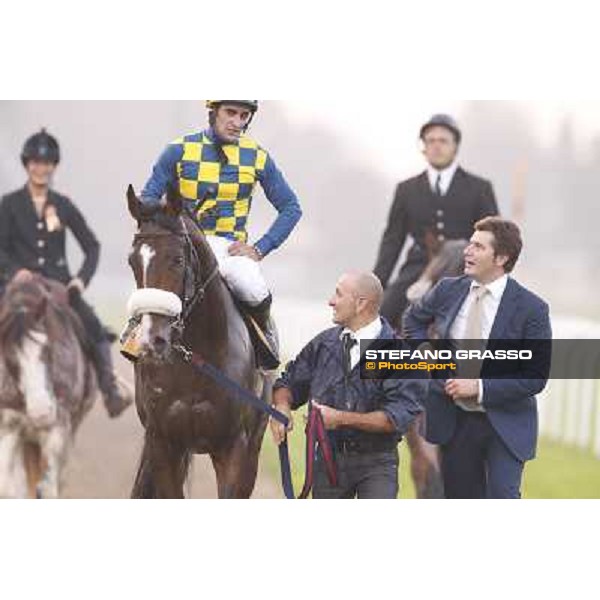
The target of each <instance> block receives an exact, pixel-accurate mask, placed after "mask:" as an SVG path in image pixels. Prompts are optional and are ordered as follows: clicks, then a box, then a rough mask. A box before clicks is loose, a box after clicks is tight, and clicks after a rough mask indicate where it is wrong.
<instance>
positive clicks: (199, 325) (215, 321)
mask: <svg viewBox="0 0 600 600" xmlns="http://www.w3.org/2000/svg"><path fill="white" fill-rule="evenodd" d="M193 241H194V242H195V246H196V252H197V253H198V258H199V261H200V264H202V265H207V266H206V267H205V268H203V269H202V275H201V279H200V280H199V281H198V284H197V285H199V286H205V290H204V296H203V297H202V298H201V299H199V301H198V302H197V303H196V306H195V307H194V308H193V310H192V312H191V314H190V319H189V324H188V328H187V330H186V332H187V335H188V336H189V339H190V342H191V343H192V345H193V346H194V349H196V350H200V351H201V352H202V353H203V354H205V355H207V356H209V355H212V356H215V357H216V358H218V357H219V356H224V355H225V354H226V351H227V345H228V339H229V311H228V310H227V308H228V305H229V304H230V303H232V300H231V297H230V292H229V289H228V288H227V286H226V285H225V283H224V281H223V279H222V278H221V276H220V274H219V273H217V275H216V276H215V277H212V276H213V273H214V270H215V269H218V265H217V260H216V258H215V256H214V254H213V253H212V251H211V249H210V247H209V246H208V244H207V242H206V240H204V239H201V240H198V238H196V239H195V240H194V239H193ZM211 277H212V279H210V278H211ZM209 279H210V281H209Z"/></svg>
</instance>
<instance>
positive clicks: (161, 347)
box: [152, 335, 168, 354]
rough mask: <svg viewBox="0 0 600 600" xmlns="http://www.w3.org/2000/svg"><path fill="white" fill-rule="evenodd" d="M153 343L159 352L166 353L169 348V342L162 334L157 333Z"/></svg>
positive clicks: (155, 349)
mask: <svg viewBox="0 0 600 600" xmlns="http://www.w3.org/2000/svg"><path fill="white" fill-rule="evenodd" d="M152 345H153V346H154V351H155V352H156V353H157V354H164V353H165V351H166V350H167V345H168V342H167V340H166V339H165V338H164V337H163V336H162V335H156V336H154V340H153V343H152Z"/></svg>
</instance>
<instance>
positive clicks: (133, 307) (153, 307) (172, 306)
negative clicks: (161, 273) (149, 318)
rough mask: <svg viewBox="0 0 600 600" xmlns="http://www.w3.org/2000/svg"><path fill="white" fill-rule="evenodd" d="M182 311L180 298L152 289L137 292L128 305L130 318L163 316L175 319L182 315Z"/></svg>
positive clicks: (170, 293)
mask: <svg viewBox="0 0 600 600" xmlns="http://www.w3.org/2000/svg"><path fill="white" fill-rule="evenodd" d="M182 310H183V307H182V305H181V299H180V298H179V296H177V295H176V294H173V293H172V292H167V291H165V290H157V289H152V288H146V289H143V290H136V291H135V292H133V294H132V295H131V297H130V298H129V302H128V303H127V313H128V314H129V317H139V316H142V315H163V316H165V317H173V318H175V317H178V316H179V315H180V314H181V311H182Z"/></svg>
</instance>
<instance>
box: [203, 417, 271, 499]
mask: <svg viewBox="0 0 600 600" xmlns="http://www.w3.org/2000/svg"><path fill="white" fill-rule="evenodd" d="M265 428H266V419H261V421H260V423H258V424H257V428H256V429H255V431H254V432H252V435H251V436H250V437H248V436H247V435H242V436H240V437H239V438H238V439H237V440H236V442H235V443H234V444H233V446H232V447H231V448H229V449H228V450H226V451H224V452H221V453H218V454H214V455H211V459H212V462H213V465H214V468H215V472H216V474H217V487H218V494H219V498H220V499H222V500H223V499H235V500H246V499H248V498H250V497H251V496H252V492H253V491H254V486H255V485H256V476H257V474H258V459H259V456H260V449H261V446H262V439H263V436H264V432H265Z"/></svg>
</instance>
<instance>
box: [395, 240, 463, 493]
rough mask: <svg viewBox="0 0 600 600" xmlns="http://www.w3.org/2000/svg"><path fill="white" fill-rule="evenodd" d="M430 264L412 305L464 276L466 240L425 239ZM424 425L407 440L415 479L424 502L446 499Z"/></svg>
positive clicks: (415, 426)
mask: <svg viewBox="0 0 600 600" xmlns="http://www.w3.org/2000/svg"><path fill="white" fill-rule="evenodd" d="M425 245H426V249H427V256H428V260H429V262H428V264H427V266H426V267H425V270H424V271H423V273H422V275H421V277H420V278H419V279H418V280H417V281H416V282H415V283H414V284H413V285H412V286H411V287H410V288H409V289H408V291H407V294H406V296H407V299H408V301H409V303H410V304H414V303H415V302H418V301H419V300H420V299H421V298H422V297H423V296H424V295H425V294H426V293H427V292H428V291H429V290H430V289H432V288H433V287H434V286H435V284H436V283H438V281H439V280H440V279H443V278H444V277H457V276H459V275H462V274H463V272H464V251H465V249H466V247H467V246H468V242H467V241H466V240H444V241H440V240H439V239H438V238H437V236H435V234H434V233H433V232H428V234H427V235H426V236H425ZM419 428H420V423H419V422H417V423H415V424H413V425H412V426H411V428H410V430H409V432H408V434H407V436H406V443H407V444H408V447H409V449H410V455H411V475H412V478H413V481H414V484H415V488H416V490H417V497H418V498H421V499H439V498H443V497H444V489H443V483H442V477H441V471H440V464H439V452H438V449H437V447H436V446H434V445H433V444H430V443H429V442H427V440H425V439H424V438H423V437H422V436H421V435H420V434H419Z"/></svg>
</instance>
